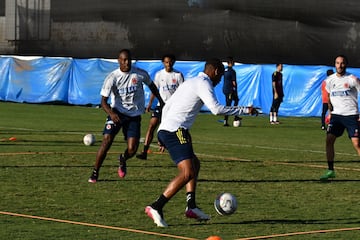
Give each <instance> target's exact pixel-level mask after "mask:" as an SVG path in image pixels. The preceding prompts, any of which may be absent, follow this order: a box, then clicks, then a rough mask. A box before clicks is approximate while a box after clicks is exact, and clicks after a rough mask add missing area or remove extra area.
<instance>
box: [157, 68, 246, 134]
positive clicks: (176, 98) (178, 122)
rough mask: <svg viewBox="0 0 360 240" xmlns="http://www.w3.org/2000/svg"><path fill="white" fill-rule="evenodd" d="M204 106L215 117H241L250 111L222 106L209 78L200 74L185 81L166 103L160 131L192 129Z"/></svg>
mask: <svg viewBox="0 0 360 240" xmlns="http://www.w3.org/2000/svg"><path fill="white" fill-rule="evenodd" d="M204 104H205V106H206V107H207V108H208V109H209V110H210V111H211V113H212V114H214V115H240V114H243V113H248V111H249V109H248V108H246V107H230V106H229V107H227V106H224V105H221V104H220V103H219V102H218V100H217V98H216V95H215V91H214V87H213V85H212V82H211V80H210V78H209V76H208V75H206V74H205V73H203V72H200V73H199V75H198V76H197V77H195V78H192V79H188V80H186V81H184V83H183V84H181V85H180V86H179V87H178V88H177V90H176V91H175V93H174V94H173V95H172V96H171V98H170V99H169V100H168V101H167V102H166V104H165V106H164V108H163V111H162V118H161V123H160V126H159V128H158V131H159V130H166V131H170V132H174V131H176V130H177V129H178V128H185V129H190V128H191V126H192V125H193V123H194V121H195V118H196V115H197V114H198V113H199V112H200V110H201V107H202V106H203V105H204Z"/></svg>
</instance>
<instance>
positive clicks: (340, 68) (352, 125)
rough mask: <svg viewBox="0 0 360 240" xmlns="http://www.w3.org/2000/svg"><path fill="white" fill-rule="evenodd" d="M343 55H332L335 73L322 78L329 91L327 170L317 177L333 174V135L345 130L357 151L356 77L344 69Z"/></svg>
mask: <svg viewBox="0 0 360 240" xmlns="http://www.w3.org/2000/svg"><path fill="white" fill-rule="evenodd" d="M347 64H348V61H347V58H346V57H345V56H343V55H339V56H337V57H336V58H335V68H336V73H334V74H332V75H330V76H329V77H328V78H327V79H326V80H325V81H326V90H327V92H328V93H329V109H330V111H331V118H330V123H329V125H328V128H327V134H326V158H327V163H328V170H327V171H326V172H325V174H324V175H322V176H321V177H320V180H328V179H329V178H335V170H334V158H335V150H334V144H335V140H336V138H338V137H340V136H341V135H342V134H343V133H344V130H345V129H346V130H347V133H348V136H349V138H350V139H351V142H352V144H353V146H354V148H355V150H356V151H357V153H358V155H360V146H359V111H358V89H359V88H360V80H359V78H358V77H356V76H354V75H351V74H348V73H346V66H347Z"/></svg>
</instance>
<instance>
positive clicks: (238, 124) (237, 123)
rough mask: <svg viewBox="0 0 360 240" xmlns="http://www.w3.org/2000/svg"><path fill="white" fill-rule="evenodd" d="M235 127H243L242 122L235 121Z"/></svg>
mask: <svg viewBox="0 0 360 240" xmlns="http://www.w3.org/2000/svg"><path fill="white" fill-rule="evenodd" d="M233 126H234V127H241V120H234V121H233Z"/></svg>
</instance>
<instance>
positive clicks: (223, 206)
mask: <svg viewBox="0 0 360 240" xmlns="http://www.w3.org/2000/svg"><path fill="white" fill-rule="evenodd" d="M214 207H215V210H216V212H217V213H218V214H220V215H231V214H233V213H234V212H235V211H236V209H237V200H236V197H235V196H234V195H232V194H231V193H227V192H225V193H221V194H219V195H218V196H217V197H216V199H215V201H214Z"/></svg>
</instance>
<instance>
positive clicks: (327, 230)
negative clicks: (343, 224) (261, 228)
mask: <svg viewBox="0 0 360 240" xmlns="http://www.w3.org/2000/svg"><path fill="white" fill-rule="evenodd" d="M356 230H360V227H354V228H338V229H326V230H314V231H307V232H293V233H283V234H274V235H268V236H258V237H249V238H238V239H235V240H256V239H268V238H276V237H288V236H296V235H307V234H316V233H330V232H344V231H356Z"/></svg>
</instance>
